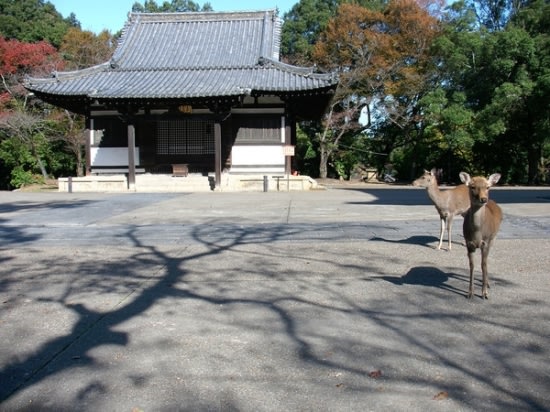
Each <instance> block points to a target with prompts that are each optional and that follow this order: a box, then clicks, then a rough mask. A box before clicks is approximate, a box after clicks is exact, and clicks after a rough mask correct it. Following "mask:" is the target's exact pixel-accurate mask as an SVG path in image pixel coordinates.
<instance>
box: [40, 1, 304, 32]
mask: <svg viewBox="0 0 550 412" xmlns="http://www.w3.org/2000/svg"><path fill="white" fill-rule="evenodd" d="M49 1H50V3H52V4H53V5H54V6H55V8H56V10H57V11H58V12H59V13H61V14H62V15H63V17H67V16H69V14H71V13H74V14H75V15H76V18H77V19H78V21H80V25H81V27H82V30H90V31H93V32H95V33H99V32H100V31H101V30H103V29H107V30H109V31H111V32H112V33H115V32H117V31H118V30H120V29H122V27H123V26H124V23H125V22H126V20H127V15H128V12H129V11H131V10H132V5H133V4H134V3H135V2H136V0H88V1H81V0H49ZM163 1H164V0H157V4H162V3H163ZM209 2H210V4H211V5H212V8H213V9H214V11H234V10H264V9H274V8H279V11H280V16H281V17H282V15H283V14H284V13H286V12H287V11H289V10H290V9H291V8H292V6H294V4H296V3H298V2H299V0H267V1H258V0H210V1H209ZM140 3H142V4H143V1H140ZM195 3H198V4H200V5H202V4H204V3H206V0H205V1H202V0H199V1H197V0H195Z"/></svg>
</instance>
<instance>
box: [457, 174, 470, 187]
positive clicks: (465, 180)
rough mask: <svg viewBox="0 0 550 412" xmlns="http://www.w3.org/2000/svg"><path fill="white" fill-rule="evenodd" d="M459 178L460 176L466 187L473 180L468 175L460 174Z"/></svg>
mask: <svg viewBox="0 0 550 412" xmlns="http://www.w3.org/2000/svg"><path fill="white" fill-rule="evenodd" d="M459 176H460V180H461V181H462V183H464V184H466V185H469V184H470V181H471V180H472V178H471V177H470V175H469V174H468V173H466V172H460V173H459Z"/></svg>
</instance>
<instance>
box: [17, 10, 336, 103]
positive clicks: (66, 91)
mask: <svg viewBox="0 0 550 412" xmlns="http://www.w3.org/2000/svg"><path fill="white" fill-rule="evenodd" d="M280 27H281V24H280V20H279V19H278V18H277V16H276V13H275V11H274V10H268V11H259V12H231V13H214V12H204V13H131V14H130V17H129V20H128V22H127V23H126V26H125V29H124V31H123V35H122V37H121V40H120V43H119V45H118V47H117V49H116V51H115V53H114V55H113V57H112V59H111V61H110V62H107V63H104V64H101V65H98V66H94V67H91V68H88V69H84V70H78V71H73V72H60V73H55V74H54V75H53V76H52V77H51V78H46V79H32V78H31V79H28V80H27V83H26V87H27V88H28V89H29V90H31V91H35V92H39V93H41V94H49V95H56V96H58V97H61V96H66V97H70V96H85V97H88V98H96V99H101V98H105V99H127V98H130V99H131V98H140V99H142V98H152V99H155V98H198V97H214V96H240V95H246V94H251V93H262V92H265V93H293V92H307V91H314V90H318V89H326V88H333V87H335V85H336V83H337V79H336V77H335V76H333V75H331V74H316V73H314V70H313V69H308V68H300V67H296V66H291V65H286V64H283V63H281V62H279V44H280Z"/></svg>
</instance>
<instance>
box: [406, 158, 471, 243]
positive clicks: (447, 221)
mask: <svg viewBox="0 0 550 412" xmlns="http://www.w3.org/2000/svg"><path fill="white" fill-rule="evenodd" d="M413 186H417V187H425V188H426V189H427V191H428V196H429V197H430V199H431V200H432V202H433V204H434V206H435V208H436V209H437V212H438V213H439V217H440V219H441V230H440V231H439V244H438V245H437V248H438V249H441V245H442V244H443V232H444V231H445V227H447V235H448V237H449V250H451V232H452V227H453V218H454V217H455V216H456V215H464V214H465V213H466V212H467V211H468V209H469V208H470V197H469V195H468V188H467V187H466V185H459V186H457V187H455V188H454V189H449V190H439V187H438V186H437V179H436V177H435V169H432V170H431V171H430V172H428V171H427V170H425V171H424V174H423V175H422V176H420V177H419V178H418V179H416V180H415V181H414V182H413Z"/></svg>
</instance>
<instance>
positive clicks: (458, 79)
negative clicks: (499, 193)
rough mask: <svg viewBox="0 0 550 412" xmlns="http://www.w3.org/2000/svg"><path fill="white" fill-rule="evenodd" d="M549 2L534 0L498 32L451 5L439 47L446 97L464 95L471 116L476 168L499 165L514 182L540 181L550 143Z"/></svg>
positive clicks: (490, 168) (471, 156) (486, 169)
mask: <svg viewBox="0 0 550 412" xmlns="http://www.w3.org/2000/svg"><path fill="white" fill-rule="evenodd" d="M549 7H550V6H549V5H548V4H547V3H546V2H544V1H535V2H532V3H530V4H527V5H525V6H523V7H521V8H518V7H517V6H515V8H514V9H513V11H514V14H513V15H511V19H510V20H508V21H507V22H506V24H505V27H504V28H503V29H501V30H495V27H496V26H497V25H496V24H494V23H492V24H491V25H490V27H489V28H487V27H485V26H483V25H481V26H480V21H479V19H478V16H477V14H476V12H475V10H472V8H471V7H470V8H469V7H466V6H465V5H464V3H456V4H454V5H453V7H452V9H451V11H452V14H451V15H450V17H451V19H450V20H449V24H448V26H447V28H448V29H447V31H446V34H445V36H442V37H441V38H440V39H439V40H438V41H437V47H436V48H434V50H435V54H434V56H436V58H437V60H438V61H439V62H440V64H439V67H440V68H441V69H442V72H441V79H442V80H441V83H440V84H441V85H442V87H444V88H445V90H446V95H447V96H452V95H455V94H456V93H457V92H460V93H462V94H463V95H464V96H465V101H464V103H463V105H464V106H465V108H466V109H467V110H468V111H470V112H471V113H472V114H473V115H471V116H470V118H471V119H472V122H471V123H472V124H471V126H470V127H469V128H468V130H465V131H464V133H466V134H468V136H467V138H466V137H465V141H468V142H471V141H472V140H473V144H472V145H471V152H470V153H469V155H466V154H464V155H463V156H464V157H466V158H468V159H469V160H470V161H471V164H470V165H469V167H470V168H471V169H472V170H475V171H476V172H481V173H488V172H489V171H494V170H495V169H498V170H499V171H501V172H502V173H503V174H504V176H505V179H507V180H509V181H523V182H527V183H530V184H533V183H537V182H540V181H541V179H542V177H543V176H542V175H541V170H543V169H544V168H543V167H542V164H543V163H544V149H545V147H546V146H547V145H548V139H549V135H550V133H549V128H548V123H549V122H548V116H549V109H548V108H549V107H550V101H549V99H550V89H549V88H548V84H549V82H548V79H549V78H550V75H549V69H548V67H549V64H548V63H549V62H550V53H549V52H550V47H549V44H550V42H549V35H548V33H549V31H548V25H549V22H548V21H549V18H548V17H547V16H548V13H549V12H550V8H549Z"/></svg>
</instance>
